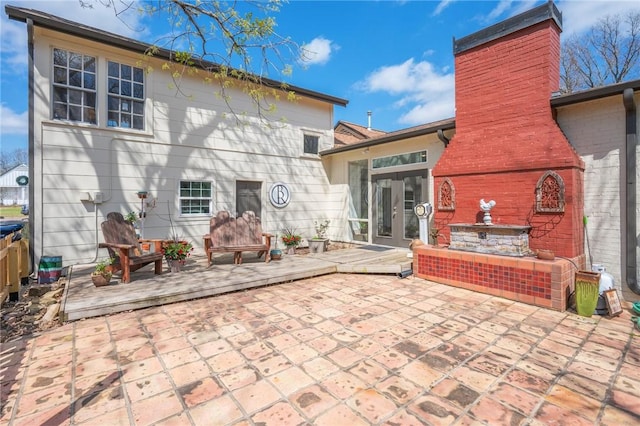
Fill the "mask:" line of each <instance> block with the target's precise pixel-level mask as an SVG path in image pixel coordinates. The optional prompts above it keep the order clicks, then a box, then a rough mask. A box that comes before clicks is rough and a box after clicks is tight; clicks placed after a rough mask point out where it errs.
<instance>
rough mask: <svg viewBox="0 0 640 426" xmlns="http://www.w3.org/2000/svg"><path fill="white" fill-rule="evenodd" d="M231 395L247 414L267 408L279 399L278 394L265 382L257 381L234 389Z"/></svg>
mask: <svg viewBox="0 0 640 426" xmlns="http://www.w3.org/2000/svg"><path fill="white" fill-rule="evenodd" d="M232 394H233V397H234V398H235V400H236V401H238V403H239V404H240V406H241V407H242V408H243V409H244V410H245V411H246V412H247V413H248V414H252V413H254V412H256V411H257V410H260V409H263V408H265V407H268V406H270V405H272V404H274V403H275V402H276V401H278V400H279V399H280V393H279V392H278V391H277V390H276V389H275V388H274V387H273V385H272V384H271V383H269V382H268V381H267V380H259V381H257V382H255V383H252V384H250V385H247V386H245V387H243V388H240V389H236V390H234V391H233V392H232Z"/></svg>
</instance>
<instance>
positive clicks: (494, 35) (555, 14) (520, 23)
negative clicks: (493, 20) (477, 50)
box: [453, 1, 562, 55]
mask: <svg viewBox="0 0 640 426" xmlns="http://www.w3.org/2000/svg"><path fill="white" fill-rule="evenodd" d="M549 19H552V20H553V21H554V22H555V23H556V25H558V28H560V31H562V13H561V12H560V11H559V10H558V8H557V7H556V5H555V4H554V3H553V1H549V2H547V3H546V4H543V5H541V6H538V7H534V8H533V9H531V10H528V11H526V12H523V13H521V14H519V15H516V16H512V17H511V18H508V19H505V20H504V21H502V22H498V23H497V24H494V25H491V26H490V27H487V28H485V29H482V30H480V31H478V32H475V33H473V34H470V35H468V36H466V37H462V38H461V39H458V40H456V39H455V37H454V39H453V54H454V55H457V54H458V53H462V52H464V51H466V50H470V49H473V48H474V47H478V46H480V45H482V44H485V43H488V42H490V41H494V40H497V39H499V38H501V37H504V36H506V35H509V34H512V33H515V32H516V31H520V30H523V29H525V28H528V27H531V26H533V25H536V24H539V23H540V22H544V21H547V20H549Z"/></svg>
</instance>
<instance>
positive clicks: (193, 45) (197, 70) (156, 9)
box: [79, 0, 301, 121]
mask: <svg viewBox="0 0 640 426" xmlns="http://www.w3.org/2000/svg"><path fill="white" fill-rule="evenodd" d="M79 1H80V3H81V4H82V5H83V6H84V7H92V4H91V1H93V2H100V3H101V4H103V5H104V6H106V7H109V8H112V9H113V10H114V13H115V14H116V16H121V15H122V14H123V13H124V12H125V11H128V10H131V9H134V8H137V9H138V10H139V11H141V12H143V13H145V14H146V15H147V16H149V17H152V18H156V17H157V18H160V17H162V18H163V19H164V18H168V19H169V23H170V28H169V31H168V32H167V34H166V35H164V36H162V37H159V38H158V39H157V40H156V41H155V42H154V46H155V47H159V48H164V49H167V50H169V51H170V52H171V56H172V61H171V62H169V63H166V64H165V65H163V69H164V70H166V71H168V72H170V73H171V76H172V78H173V82H174V87H175V89H176V91H177V92H178V93H180V94H182V95H183V96H186V97H190V96H191V95H189V94H187V93H184V92H183V91H182V89H181V85H180V81H181V79H182V78H183V77H184V76H185V75H201V78H202V79H203V80H204V81H205V82H207V83H211V84H213V83H217V85H218V89H217V93H216V95H217V96H218V97H219V98H220V99H223V100H224V101H225V102H226V104H227V106H228V107H229V112H230V113H231V114H232V115H234V116H235V117H236V119H238V120H240V121H242V120H241V116H242V115H243V113H242V112H239V111H235V110H234V109H233V107H232V106H231V98H230V96H229V93H230V92H229V89H230V88H239V89H241V90H242V91H243V92H244V93H246V94H247V95H248V96H249V97H250V98H251V100H252V101H253V103H254V105H255V107H256V113H257V115H258V116H259V117H260V118H261V119H263V120H266V121H274V120H273V118H272V117H273V113H274V112H275V111H276V101H277V100H280V99H282V98H283V97H284V98H285V99H289V100H294V99H295V98H296V96H295V94H293V93H292V92H291V91H290V90H288V88H287V86H286V85H284V84H283V85H281V86H279V87H274V85H273V84H270V85H265V84H263V83H264V82H265V80H264V79H265V78H269V79H270V81H273V80H275V79H276V78H277V80H278V81H281V80H282V78H283V77H284V76H288V75H290V74H291V70H292V66H291V65H290V63H291V62H293V61H297V60H298V59H299V57H300V50H301V49H300V47H299V46H298V45H297V44H296V43H295V42H294V41H292V40H291V39H290V38H287V37H282V36H280V35H279V34H278V33H277V32H276V31H275V28H276V21H275V18H273V16H272V15H273V14H275V13H277V12H278V11H279V9H280V6H281V5H282V4H283V3H284V2H285V1H284V0H244V1H216V0H156V1H153V2H146V3H139V2H136V1H135V0H79ZM153 53H154V49H150V51H149V53H148V55H149V56H153ZM254 58H259V60H255V61H254ZM212 64H213V65H212ZM270 73H273V74H275V75H276V78H274V79H272V78H271V77H269V74H270Z"/></svg>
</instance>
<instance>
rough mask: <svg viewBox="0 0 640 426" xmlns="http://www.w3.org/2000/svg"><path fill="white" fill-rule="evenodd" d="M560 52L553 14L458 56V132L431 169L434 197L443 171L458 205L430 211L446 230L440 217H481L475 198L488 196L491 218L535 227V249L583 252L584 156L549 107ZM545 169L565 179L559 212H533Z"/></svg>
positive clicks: (568, 254)
mask: <svg viewBox="0 0 640 426" xmlns="http://www.w3.org/2000/svg"><path fill="white" fill-rule="evenodd" d="M559 58H560V30H559V28H558V27H557V26H556V24H555V23H554V22H553V21H552V20H549V21H545V22H542V23H539V24H536V25H533V26H531V27H528V28H525V29H523V30H520V31H517V32H515V33H513V34H510V35H507V36H505V37H502V38H500V39H498V40H494V41H492V42H489V43H485V44H483V45H480V46H478V47H475V48H473V49H470V50H467V51H464V52H461V53H459V54H458V55H457V56H456V58H455V64H456V134H455V136H454V137H453V139H452V140H451V142H450V144H449V145H448V146H447V148H446V149H445V151H444V153H443V155H442V157H441V158H440V159H439V161H438V163H437V164H436V166H435V168H434V169H433V175H434V177H435V182H434V183H435V190H436V196H437V191H438V188H439V185H440V183H441V182H442V180H443V179H444V178H445V177H447V178H449V179H451V181H452V182H453V184H454V186H455V194H456V199H455V201H456V209H455V211H453V212H449V211H439V210H437V209H436V212H435V216H434V218H435V223H436V226H438V227H440V228H442V231H443V233H445V235H446V236H447V237H448V228H447V227H446V226H444V225H445V224H447V223H475V222H478V221H481V216H478V215H481V211H480V208H479V200H480V199H481V198H484V199H485V200H486V201H488V200H491V199H492V200H495V201H496V203H497V205H496V207H495V208H494V209H493V210H492V212H491V215H492V217H493V221H494V223H502V224H518V225H523V224H526V225H531V226H532V227H533V229H532V232H531V235H530V246H531V247H532V248H534V249H535V248H547V249H551V250H554V252H555V253H556V254H557V255H560V256H566V257H575V256H578V255H580V254H582V252H583V244H582V243H583V236H582V214H583V213H582V211H583V197H582V192H583V185H582V171H583V170H584V163H583V161H582V160H581V159H580V157H579V156H578V155H577V153H576V152H575V151H574V150H573V148H572V147H571V145H570V144H569V142H568V140H567V139H566V137H565V136H564V135H563V133H562V131H561V130H560V128H559V127H558V126H557V124H556V123H555V121H554V120H553V117H552V111H551V106H550V98H551V94H552V93H553V92H554V91H556V90H558V87H559V61H560V59H559ZM547 170H553V171H554V172H556V173H557V174H559V175H560V176H561V177H562V178H563V180H564V184H565V190H566V192H565V202H566V204H565V212H564V213H561V214H558V213H545V214H537V213H535V210H534V207H535V201H536V198H535V197H536V194H535V189H536V183H537V181H538V179H539V178H540V177H541V176H542V175H543V174H544V173H545V172H546V171H547Z"/></svg>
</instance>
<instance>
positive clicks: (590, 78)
mask: <svg viewBox="0 0 640 426" xmlns="http://www.w3.org/2000/svg"><path fill="white" fill-rule="evenodd" d="M560 73H561V76H560V79H561V90H562V91H563V92H565V93H571V92H574V91H576V90H583V89H588V88H594V87H599V86H603V85H606V84H613V83H620V82H622V81H625V80H628V79H632V78H639V77H640V10H637V11H630V12H629V13H628V14H627V15H625V16H624V18H623V17H621V16H620V15H613V16H606V17H604V18H602V19H600V20H599V21H598V22H597V23H596V25H594V26H593V27H592V28H591V29H590V30H589V32H588V33H587V34H586V35H585V36H582V37H580V36H577V35H574V36H572V37H570V38H569V39H567V40H566V41H565V42H564V43H563V46H562V57H561V60H560Z"/></svg>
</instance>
